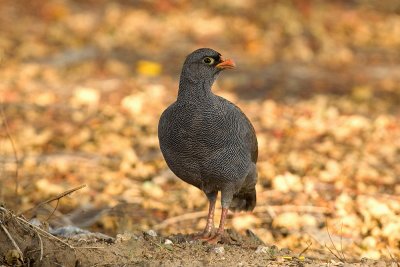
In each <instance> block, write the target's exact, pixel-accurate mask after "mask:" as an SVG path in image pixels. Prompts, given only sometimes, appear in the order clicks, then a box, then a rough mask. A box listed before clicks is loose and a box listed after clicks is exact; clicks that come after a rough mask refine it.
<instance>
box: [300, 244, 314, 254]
mask: <svg viewBox="0 0 400 267" xmlns="http://www.w3.org/2000/svg"><path fill="white" fill-rule="evenodd" d="M311 245H312V242H310V243H308V244H307V247H306V248H305V249H303V251H302V252H300V254H299V257H300V256H301V255H303V253H305V252H306V251H307V250H308V249H309V248H310V247H311Z"/></svg>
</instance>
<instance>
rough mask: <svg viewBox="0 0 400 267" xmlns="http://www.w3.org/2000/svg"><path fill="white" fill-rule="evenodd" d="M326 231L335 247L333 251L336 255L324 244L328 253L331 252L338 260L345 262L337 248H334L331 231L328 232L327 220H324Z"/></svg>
mask: <svg viewBox="0 0 400 267" xmlns="http://www.w3.org/2000/svg"><path fill="white" fill-rule="evenodd" d="M326 231H327V232H328V236H329V240H330V241H331V243H332V245H333V248H334V249H335V251H336V252H337V253H338V255H339V256H338V255H336V254H335V253H333V251H332V250H331V249H330V248H329V247H328V246H327V245H326V244H325V247H326V248H327V249H328V250H329V252H330V253H332V254H333V255H334V256H335V257H336V258H337V259H338V260H339V261H341V262H343V263H344V262H345V260H344V259H343V258H341V255H340V252H339V250H338V249H337V248H336V246H335V243H334V242H333V239H332V236H331V233H330V232H329V227H328V221H326Z"/></svg>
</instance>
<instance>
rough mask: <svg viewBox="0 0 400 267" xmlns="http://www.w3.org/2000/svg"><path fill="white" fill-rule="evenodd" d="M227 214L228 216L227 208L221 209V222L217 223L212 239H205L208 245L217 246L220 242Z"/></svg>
mask: <svg viewBox="0 0 400 267" xmlns="http://www.w3.org/2000/svg"><path fill="white" fill-rule="evenodd" d="M227 214H228V208H222V213H221V221H220V223H219V227H218V230H217V232H216V233H215V235H214V236H213V237H211V238H210V239H207V242H208V243H210V244H217V243H218V242H219V241H221V238H222V235H223V233H224V226H225V219H226V215H227Z"/></svg>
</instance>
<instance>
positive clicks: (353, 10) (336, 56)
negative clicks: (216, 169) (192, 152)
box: [0, 0, 400, 265]
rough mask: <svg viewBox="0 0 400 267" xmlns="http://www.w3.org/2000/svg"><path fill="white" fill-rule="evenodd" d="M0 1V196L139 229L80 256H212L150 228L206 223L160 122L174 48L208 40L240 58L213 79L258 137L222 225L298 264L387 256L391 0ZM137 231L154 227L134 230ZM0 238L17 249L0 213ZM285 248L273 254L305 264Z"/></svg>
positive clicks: (395, 226)
mask: <svg viewBox="0 0 400 267" xmlns="http://www.w3.org/2000/svg"><path fill="white" fill-rule="evenodd" d="M0 5H1V6H0V28H1V32H0V64H1V67H0V77H1V79H0V102H1V105H0V204H1V205H2V207H4V208H6V209H7V210H9V211H12V213H13V214H17V215H20V216H22V217H19V218H24V220H26V222H27V223H32V222H34V221H39V222H41V223H42V224H45V225H48V226H50V227H51V228H52V229H59V228H60V227H64V226H67V225H73V226H76V227H79V228H81V229H86V230H90V231H91V232H97V233H102V234H106V235H108V236H110V237H112V238H116V237H117V235H121V234H124V233H128V234H129V233H133V234H135V236H137V237H140V238H139V239H135V238H133V239H131V240H130V241H124V242H122V243H117V244H114V243H110V244H108V245H107V249H104V251H102V252H101V253H99V251H101V249H100V250H99V249H95V248H93V249H82V251H83V252H78V251H81V250H79V249H78V250H76V255H77V257H83V256H82V255H83V254H82V253H92V255H90V256H88V257H86V258H87V259H88V260H93V261H95V260H96V259H98V258H97V256H94V255H97V254H100V255H108V254H107V253H111V252H112V251H114V250H113V249H115V251H116V253H117V254H118V253H119V252H120V251H124V248H126V251H125V252H126V253H125V252H123V253H122V252H121V253H122V254H123V255H128V256H124V257H121V259H122V258H124V259H130V258H129V257H130V256H129V253H136V250H132V249H129V248H130V247H129V246H130V245H129V244H131V243H132V244H136V245H138V247H139V248H140V249H145V248H149V251H148V252H149V253H150V255H152V257H151V259H150V258H149V257H147V258H146V257H139V258H138V259H137V258H135V262H136V260H138V261H139V260H143V261H144V263H143V264H145V263H146V261H149V262H154V264H156V263H155V262H156V261H158V260H161V259H164V258H165V259H170V260H173V257H172V255H177V254H178V253H181V252H182V253H183V252H184V253H183V254H182V255H179V256H177V257H176V258H177V259H190V260H191V261H190V262H192V259H191V258H185V257H189V255H190V254H189V252H190V251H192V250H193V249H194V250H196V249H197V250H198V255H199V257H198V258H205V259H208V261H207V262H209V265H213V264H217V263H216V262H214V260H215V261H216V260H217V259H221V258H220V257H219V256H217V255H215V254H213V253H214V252H213V251H212V249H211V250H210V247H209V246H208V245H200V244H186V243H185V242H178V243H176V242H174V245H172V249H173V250H172V252H171V251H170V250H169V249H164V244H163V242H164V240H161V241H160V240H159V239H157V238H161V236H162V237H164V238H167V237H170V236H171V235H178V234H182V235H189V234H192V233H194V232H197V231H200V230H201V229H202V228H203V227H204V225H205V217H206V212H207V200H206V198H205V196H204V194H203V193H202V192H201V191H199V190H197V189H196V188H194V187H192V186H190V185H187V184H185V183H184V182H182V181H180V180H179V179H178V178H177V177H175V176H174V175H173V174H172V173H171V172H170V171H169V169H168V167H167V166H166V164H165V161H164V159H163V157H162V155H161V153H160V150H159V146H158V139H157V123H158V119H159V117H160V114H161V113H162V111H163V110H164V109H165V108H166V107H167V106H168V105H170V104H171V103H172V102H173V101H174V100H175V98H176V93H177V89H178V83H179V74H180V69H181V66H182V63H183V61H184V59H185V57H186V55H187V54H189V53H190V52H192V51H193V50H195V49H197V48H199V47H211V48H214V49H216V50H218V51H219V52H220V53H221V54H222V55H223V56H224V57H225V58H233V59H234V60H235V62H236V64H237V68H236V69H235V70H229V71H226V72H224V73H223V74H222V75H221V76H220V77H219V79H218V81H217V83H216V85H215V86H214V88H213V91H214V92H215V93H217V94H219V95H221V96H223V97H225V98H227V99H229V100H230V101H232V102H234V103H235V104H237V105H238V106H239V107H240V108H241V109H242V110H243V112H244V113H246V115H247V116H248V117H249V119H250V120H251V121H252V123H253V125H254V127H255V130H256V133H257V138H258V141H259V161H258V164H257V167H258V172H259V181H258V183H257V206H256V208H255V210H254V211H253V212H249V213H230V214H229V215H228V221H227V227H228V228H229V229H233V231H235V232H238V233H239V234H240V235H241V236H246V231H247V230H248V229H250V230H251V232H252V233H254V235H255V236H257V237H258V238H259V239H260V240H261V241H262V242H263V243H264V244H265V246H266V247H268V248H271V247H274V246H275V247H277V248H278V251H281V250H282V251H283V252H285V251H286V250H287V249H290V251H291V253H292V254H290V256H291V257H292V256H296V257H299V255H301V256H304V259H303V258H301V259H303V260H304V264H306V263H308V262H309V261H320V262H321V264H322V263H325V264H327V263H332V260H333V261H336V262H339V261H342V262H347V263H350V262H356V263H360V262H361V261H362V259H368V260H364V264H374V261H373V260H378V261H379V262H378V263H382V262H384V261H385V262H387V263H388V264H389V263H391V262H392V263H393V264H395V262H396V261H397V259H398V257H399V256H400V249H399V243H400V202H399V201H400V199H399V193H400V186H399V185H398V180H399V177H400V164H399V163H400V108H399V103H400V87H399V84H400V79H399V77H400V50H399V47H400V17H399V12H400V6H399V3H398V1H395V0H393V1H390V0H388V1H378V0H376V1H375V0H365V1H364V0H362V1H312V0H294V1H256V0H246V1H244V0H235V1H231V0H229V1H227V0H219V1H215V0H213V1H197V2H196V3H192V1H186V0H164V1H158V0H150V1H147V0H146V1H128V0H119V1H105V0H96V1H92V0H82V1H74V0H48V1H25V2H22V1H12V0H2V1H0ZM219 215H220V209H219V202H218V205H217V210H216V218H218V216H219ZM10 216H11V215H10ZM6 217H7V216H6ZM11 217H12V216H11ZM11 217H9V216H8V217H7V218H11ZM2 221H3V219H2ZM20 223H21V224H22V222H21V221H20ZM4 226H5V227H6V229H7V230H8V231H9V232H10V236H11V237H13V238H14V239H15V241H16V243H17V245H18V246H21V250H24V249H25V247H24V246H25V243H24V242H23V241H22V240H23V239H20V238H19V236H20V234H18V233H25V232H24V231H22V230H19V228H18V226H16V225H15V224H11V225H10V221H7V220H4ZM19 227H21V225H20V224H19ZM45 229H47V228H46V227H45ZM148 230H154V231H156V233H157V234H158V237H157V238H156V239H154V240H152V239H146V238H145V237H144V236H143V232H146V231H148ZM18 231H21V232H18ZM27 233H30V232H29V231H28V232H27ZM35 235H36V233H35V232H31V235H24V237H27V236H29V237H30V238H32V243H31V244H33V246H34V247H35V246H36V247H35V248H32V249H33V250H34V251H35V253H36V254H34V257H36V262H38V261H37V257H38V255H39V256H40V254H37V250H38V249H39V250H40V246H38V245H39V242H38V240H37V239H36V237H35ZM43 235H45V234H44V233H43ZM0 238H1V240H3V241H4V242H7V243H5V245H4V246H3V244H2V245H1V246H0V248H1V249H4V248H7V251H6V252H5V253H7V252H8V251H9V250H10V249H11V252H10V253H13V251H12V250H13V249H15V246H12V245H11V244H10V243H9V242H10V241H9V240H10V239H9V238H8V237H7V236H6V233H5V231H4V229H3V230H1V229H0ZM48 238H49V239H51V237H48ZM42 239H43V242H50V243H49V244H50V245H44V253H43V255H45V254H46V255H50V256H51V255H53V254H51V253H50V251H52V247H54V246H60V248H61V249H62V251H60V253H68V255H70V254H71V253H69V252H68V251H69V250H65V248H63V247H62V243H61V244H58V243H60V241H54V240H53V241H45V239H46V238H45V237H44V236H42ZM149 240H151V241H149ZM171 240H172V238H171ZM156 241H157V242H156ZM51 242H53V243H51ZM57 242H58V243H57ZM63 242H64V241H63ZM65 242H67V241H65ZM68 242H76V241H68ZM102 242H103V241H102ZM129 242H131V243H129ZM28 245H29V243H28ZM103 245H104V244H103V243H101V244H97V243H94V244H93V243H89V244H87V245H86V246H103ZM158 245H160V246H161V247H160V246H158ZM178 245H179V246H178ZM5 246H6V247H5ZM46 246H47V247H46ZM64 246H65V244H64ZM71 246H74V247H75V246H76V247H81V246H83V244H81V243H76V244H75V243H74V244H72V243H71ZM223 246H224V248H225V254H224V255H225V256H223V257H225V261H232V262H235V263H237V264H239V263H240V262H241V261H240V260H239V259H238V258H240V259H248V260H246V261H247V262H249V261H251V260H258V259H259V257H262V259H261V260H265V258H266V257H267V256H266V255H264V254H258V253H257V254H255V251H256V250H257V247H251V248H249V247H243V246H238V245H229V244H223ZM22 247H24V249H22ZM45 248H49V250H47V249H45ZM153 248H154V250H153ZM189 248H190V250H189ZM30 249H31V248H29V250H30ZM45 250H46V251H45ZM138 251H139V250H138ZM140 251H141V250H140ZM265 251H268V249H267V250H265ZM233 252H235V253H233ZM236 252H237V253H236ZM2 253H4V252H3V251H2ZM151 253H155V254H154V255H153V254H151ZM173 253H177V254H173ZM185 253H187V254H185ZM230 253H232V255H230ZM241 253H247V254H246V255H247V256H246V255H243V254H241ZM111 254H113V253H111ZM267 254H268V253H267ZM12 255H14V254H12ZM12 255H11V256H12ZM64 255H65V254H64ZM71 255H75V254H71ZM134 255H138V254H134ZM146 255H147V254H146ZM185 255H186V256H185ZM235 255H237V256H235ZM239 255H240V256H239ZM282 255H283V256H282ZM282 255H280V256H279V257H277V259H276V260H274V261H273V262H274V263H275V264H283V265H285V264H292V263H293V264H298V263H299V264H302V263H303V262H301V259H300V258H299V259H298V260H295V259H294V258H293V257H292V258H288V259H285V258H283V257H284V256H285V254H284V253H283V254H282ZM1 256H4V257H6V255H1ZM25 256H27V257H28V256H29V255H25V250H24V257H25ZM50 256H49V257H50ZM114 256H115V254H113V255H111V257H114ZM269 256H270V255H268V257H269ZM4 257H0V260H2V261H3V262H1V264H5V260H6V258H4ZM235 257H238V258H235ZM63 258H64V256H63V255H61V256H59V260H60V262H61V260H62V259H63ZM83 258H85V257H83ZM67 259H71V261H74V260H76V259H75V258H74V259H72V258H68V257H67V256H65V260H67ZM114 259H115V258H110V261H111V260H114ZM196 259H197V257H196ZM294 261H296V262H294ZM298 261H299V262H298ZM126 262H128V260H126ZM92 263H93V264H104V261H100V262H97V263H94V262H92ZM49 264H50V263H49ZM87 264H91V263H87ZM221 264H222V263H221ZM262 264H264V263H262Z"/></svg>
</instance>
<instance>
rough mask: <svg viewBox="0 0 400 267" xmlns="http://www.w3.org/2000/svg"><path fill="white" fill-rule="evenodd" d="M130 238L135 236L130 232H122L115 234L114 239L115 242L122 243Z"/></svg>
mask: <svg viewBox="0 0 400 267" xmlns="http://www.w3.org/2000/svg"><path fill="white" fill-rule="evenodd" d="M132 238H135V239H137V238H136V236H135V235H134V234H132V233H123V234H117V238H116V240H115V243H122V242H126V241H129V240H131V239H132Z"/></svg>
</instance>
